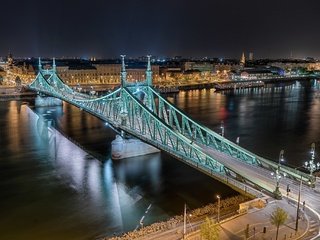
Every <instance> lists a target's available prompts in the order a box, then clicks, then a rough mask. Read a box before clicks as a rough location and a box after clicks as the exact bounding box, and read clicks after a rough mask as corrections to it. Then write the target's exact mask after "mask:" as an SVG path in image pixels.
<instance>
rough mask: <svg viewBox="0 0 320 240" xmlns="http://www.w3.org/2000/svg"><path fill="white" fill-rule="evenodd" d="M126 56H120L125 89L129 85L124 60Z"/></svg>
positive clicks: (122, 82)
mask: <svg viewBox="0 0 320 240" xmlns="http://www.w3.org/2000/svg"><path fill="white" fill-rule="evenodd" d="M125 56H126V55H120V57H121V73H120V74H121V76H120V77H121V87H125V86H126V83H127V72H126V65H125V63H124V58H125Z"/></svg>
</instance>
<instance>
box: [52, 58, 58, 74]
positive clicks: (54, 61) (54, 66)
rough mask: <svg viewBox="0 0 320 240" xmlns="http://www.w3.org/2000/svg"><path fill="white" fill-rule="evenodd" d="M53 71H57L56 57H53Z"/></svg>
mask: <svg viewBox="0 0 320 240" xmlns="http://www.w3.org/2000/svg"><path fill="white" fill-rule="evenodd" d="M52 71H53V72H54V73H56V72H57V66H56V59H55V58H53V59H52Z"/></svg>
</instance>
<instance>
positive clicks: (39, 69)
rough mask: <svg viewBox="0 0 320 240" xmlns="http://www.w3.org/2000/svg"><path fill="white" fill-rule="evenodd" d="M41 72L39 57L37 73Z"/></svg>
mask: <svg viewBox="0 0 320 240" xmlns="http://www.w3.org/2000/svg"><path fill="white" fill-rule="evenodd" d="M41 70H42V65H41V58H40V57H39V61H38V71H39V72H41Z"/></svg>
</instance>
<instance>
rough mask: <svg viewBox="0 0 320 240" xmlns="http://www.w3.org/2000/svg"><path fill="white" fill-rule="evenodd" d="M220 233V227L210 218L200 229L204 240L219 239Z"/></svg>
mask: <svg viewBox="0 0 320 240" xmlns="http://www.w3.org/2000/svg"><path fill="white" fill-rule="evenodd" d="M219 231H220V230H219V225H218V224H216V223H215V222H214V221H213V220H212V219H209V218H208V217H206V220H205V221H204V222H203V223H202V224H201V227H200V234H201V238H202V239H203V240H217V239H219Z"/></svg>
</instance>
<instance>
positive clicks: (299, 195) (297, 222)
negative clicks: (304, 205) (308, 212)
mask: <svg viewBox="0 0 320 240" xmlns="http://www.w3.org/2000/svg"><path fill="white" fill-rule="evenodd" d="M301 187H302V175H301V177H300V185H299V194H298V206H297V216H296V232H297V231H298V225H299V209H300V197H301Z"/></svg>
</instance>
